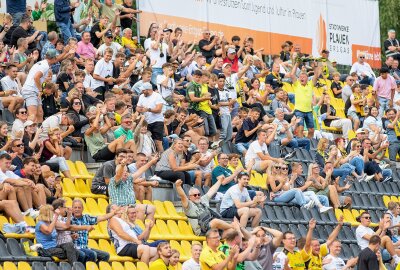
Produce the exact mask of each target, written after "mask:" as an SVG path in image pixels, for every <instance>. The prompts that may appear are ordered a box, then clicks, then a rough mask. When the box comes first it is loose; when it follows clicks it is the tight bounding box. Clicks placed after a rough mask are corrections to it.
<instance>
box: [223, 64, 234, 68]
mask: <svg viewBox="0 0 400 270" xmlns="http://www.w3.org/2000/svg"><path fill="white" fill-rule="evenodd" d="M226 66H232V64H231V63H225V64H223V65H222V68H226Z"/></svg>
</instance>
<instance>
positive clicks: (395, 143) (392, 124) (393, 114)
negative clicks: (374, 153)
mask: <svg viewBox="0 0 400 270" xmlns="http://www.w3.org/2000/svg"><path fill="white" fill-rule="evenodd" d="M386 117H387V119H386V120H384V127H385V130H386V133H387V138H388V141H389V143H390V144H389V159H390V160H391V161H396V160H397V158H396V157H397V154H400V140H399V139H398V137H397V133H398V132H399V128H398V125H399V123H398V122H399V117H400V111H396V110H395V109H389V110H387V111H386Z"/></svg>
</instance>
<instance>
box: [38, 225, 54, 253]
mask: <svg viewBox="0 0 400 270" xmlns="http://www.w3.org/2000/svg"><path fill="white" fill-rule="evenodd" d="M42 224H46V222H44V221H39V222H38V223H36V227H35V235H36V242H37V243H38V244H42V245H43V248H44V249H49V248H54V247H56V246H57V231H56V229H55V228H54V229H53V231H52V232H51V234H44V233H42V232H41V231H40V226H42Z"/></svg>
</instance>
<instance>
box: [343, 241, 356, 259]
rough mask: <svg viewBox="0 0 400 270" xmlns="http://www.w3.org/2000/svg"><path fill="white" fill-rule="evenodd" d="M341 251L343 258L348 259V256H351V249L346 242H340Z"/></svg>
mask: <svg viewBox="0 0 400 270" xmlns="http://www.w3.org/2000/svg"><path fill="white" fill-rule="evenodd" d="M342 252H343V255H344V256H343V257H341V258H343V259H344V260H348V259H349V258H351V257H353V255H352V252H351V249H350V247H349V245H348V244H342Z"/></svg>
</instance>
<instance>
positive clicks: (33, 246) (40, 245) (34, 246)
mask: <svg viewBox="0 0 400 270" xmlns="http://www.w3.org/2000/svg"><path fill="white" fill-rule="evenodd" d="M30 248H31V250H32V251H34V252H36V251H37V250H38V249H39V248H43V245H42V244H34V245H32V246H30Z"/></svg>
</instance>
